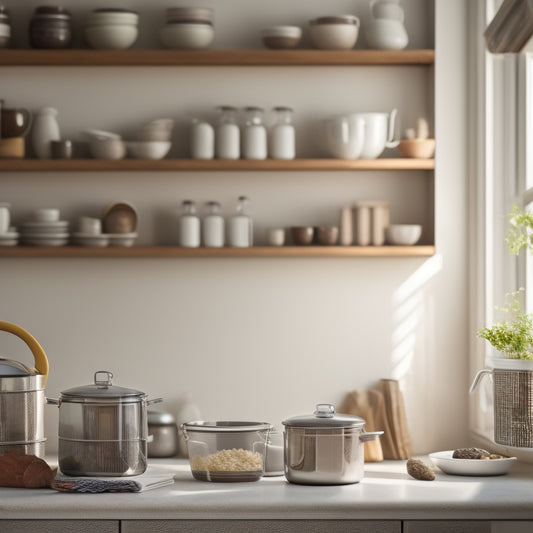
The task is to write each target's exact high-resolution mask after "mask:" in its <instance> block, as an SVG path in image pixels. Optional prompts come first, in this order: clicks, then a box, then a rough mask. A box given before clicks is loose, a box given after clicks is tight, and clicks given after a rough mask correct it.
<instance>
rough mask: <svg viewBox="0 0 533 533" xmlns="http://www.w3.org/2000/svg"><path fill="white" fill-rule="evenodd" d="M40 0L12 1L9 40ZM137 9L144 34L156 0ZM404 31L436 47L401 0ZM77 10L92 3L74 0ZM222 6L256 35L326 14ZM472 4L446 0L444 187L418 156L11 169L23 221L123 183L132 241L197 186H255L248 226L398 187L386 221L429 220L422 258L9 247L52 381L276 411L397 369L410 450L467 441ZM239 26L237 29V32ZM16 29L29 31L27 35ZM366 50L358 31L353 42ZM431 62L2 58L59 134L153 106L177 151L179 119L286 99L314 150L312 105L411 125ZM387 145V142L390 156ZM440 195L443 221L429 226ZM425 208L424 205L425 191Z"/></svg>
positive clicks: (229, 412)
mask: <svg viewBox="0 0 533 533" xmlns="http://www.w3.org/2000/svg"><path fill="white" fill-rule="evenodd" d="M41 3H42V2H41V1H40V0H35V1H29V0H19V2H17V3H16V7H15V6H14V5H12V7H11V9H12V13H13V17H12V18H13V26H14V29H16V28H18V37H17V38H16V42H17V43H18V44H19V45H20V46H23V45H24V44H25V23H26V21H27V18H28V17H29V15H30V14H31V11H32V10H33V8H34V7H35V6H36V5H40V4H41ZM143 4H146V2H142V1H141V0H131V1H129V2H128V1H126V0H124V1H115V2H113V5H116V6H131V7H136V8H137V9H138V10H139V11H140V12H141V15H142V18H143V26H142V29H144V30H145V33H144V35H143V36H142V37H141V39H140V41H139V43H138V45H139V46H147V47H148V46H154V45H155V38H154V35H153V34H152V33H150V24H149V23H152V22H153V23H154V24H155V25H156V26H158V25H160V23H161V21H162V18H163V16H162V13H163V9H164V8H165V7H167V2H164V1H162V0H156V1H153V2H151V3H150V6H149V7H148V8H145V7H143ZM403 4H404V5H405V8H406V15H407V27H408V31H409V34H410V37H411V44H410V47H412V48H423V47H430V46H432V45H433V28H432V13H433V10H432V6H431V2H428V1H426V0H404V2H403ZM63 5H65V6H70V7H71V9H72V12H73V13H74V15H75V16H78V15H79V16H81V15H83V14H84V13H86V12H87V11H88V10H89V9H92V8H94V7H98V6H99V5H100V4H95V3H93V4H92V5H91V6H90V7H89V5H88V2H83V1H82V0H65V1H64V2H63ZM204 5H211V6H213V7H215V10H216V20H217V26H216V27H217V40H216V43H215V46H216V47H219V48H231V47H239V46H240V47H260V42H259V39H258V37H257V35H258V32H259V30H260V28H262V27H264V26H267V25H270V24H277V23H299V24H305V22H306V21H307V20H308V19H310V18H312V17H314V16H317V15H322V14H326V13H325V12H324V6H323V2H320V1H319V0H311V1H310V0H305V1H304V0H297V1H293V2H285V1H283V0H271V1H270V2H268V4H265V3H260V2H249V1H248V2H246V1H245V0H224V1H222V2H221V1H219V2H214V0H210V1H206V2H204ZM367 10H368V7H367V3H366V2H354V1H347V0H334V1H333V0H332V1H330V2H328V6H327V9H326V11H327V12H328V13H348V12H352V13H355V14H358V15H360V16H361V19H362V25H363V27H364V23H365V20H366V17H367ZM465 11H466V8H465V6H464V2H461V1H460V0H453V1H450V0H447V1H446V2H444V1H443V0H437V4H436V9H435V12H436V31H435V40H436V46H437V65H436V69H435V78H436V94H435V107H436V112H435V115H436V123H435V126H436V137H437V139H438V155H437V158H438V169H437V171H436V173H435V176H436V178H435V187H434V188H433V185H432V181H433V180H432V176H431V174H430V173H425V172H406V173H403V174H401V178H400V179H399V178H398V176H399V174H398V173H395V172H376V173H373V172H369V173H350V172H340V173H327V172H316V173H303V172H296V173H258V174H254V173H246V172H244V173H212V174H209V173H205V174H202V173H179V174H178V173H142V172H140V173H4V174H3V175H2V177H1V180H0V199H1V200H2V201H9V202H11V204H12V210H13V217H14V220H15V222H16V223H17V222H18V223H20V222H21V221H22V220H24V219H25V218H26V217H27V216H28V214H29V212H30V211H31V210H32V209H33V208H35V207H39V206H57V207H59V208H61V210H62V213H63V217H64V218H66V219H69V220H71V221H75V220H76V218H77V216H78V215H80V214H93V215H99V214H100V213H101V211H102V210H103V208H104V207H105V206H106V205H107V204H108V203H110V202H112V201H116V200H127V201H131V202H132V203H133V204H134V205H135V206H136V207H137V209H138V212H139V216H140V238H139V242H140V243H151V242H155V243H158V244H161V243H173V242H176V226H175V224H176V219H175V217H176V210H177V207H178V206H179V204H180V202H181V201H182V200H183V199H185V198H187V197H191V198H193V199H195V200H197V201H198V202H204V201H207V200H211V199H217V200H219V201H221V202H222V203H223V206H224V211H225V213H230V212H231V210H232V209H233V203H234V199H235V198H236V197H237V196H238V195H239V194H243V193H244V194H247V195H248V196H250V197H251V199H252V211H253V214H254V219H255V222H256V227H257V238H258V241H259V242H261V240H262V233H263V229H264V228H265V227H266V226H269V225H273V224H281V225H291V224H299V223H311V224H319V223H336V222H337V219H338V210H339V208H340V207H341V206H342V205H344V204H346V203H351V202H352V201H354V200H357V199H362V198H380V199H381V198H383V199H389V200H390V201H391V208H392V219H393V221H396V222H401V221H405V222H420V223H423V224H424V225H425V234H424V240H425V241H426V242H431V241H432V239H433V231H434V232H435V234H436V242H437V249H438V254H437V256H435V257H433V258H431V259H409V258H397V259H389V258H383V259H376V258H369V259H362V258H361V259H181V260H180V259H133V260H129V259H124V260H118V259H116V260H112V259H18V260H15V259H9V260H7V259H4V260H1V261H0V289H1V293H0V294H1V296H0V316H1V317H2V319H4V320H8V321H11V322H15V323H18V324H20V325H21V326H23V327H25V328H26V329H28V330H29V331H30V332H31V333H32V334H33V335H34V336H35V337H36V338H37V339H38V340H39V341H40V343H41V344H42V345H43V347H44V348H45V351H46V352H47V355H48V357H49V360H50V368H51V369H50V378H49V381H48V387H47V394H48V395H49V396H51V397H57V395H58V394H59V392H60V391H61V390H64V389H66V388H69V387H72V386H76V385H82V384H87V383H90V382H91V381H92V375H93V373H94V371H95V370H102V369H108V370H111V371H113V372H114V374H115V382H116V383H117V384H119V385H122V386H128V387H134V388H138V389H141V390H143V391H145V392H147V393H148V394H150V396H162V397H164V399H165V404H163V405H162V408H166V409H168V410H171V411H173V410H175V409H176V407H177V405H178V404H179V402H180V399H181V398H182V397H183V395H184V394H185V393H186V392H188V391H190V392H191V393H192V394H193V397H194V398H195V400H196V402H197V403H198V404H199V406H200V408H201V410H202V412H203V414H204V416H205V418H208V419H251V420H267V421H271V422H273V423H274V424H276V425H279V423H280V421H281V420H283V419H284V418H285V417H288V416H292V415H296V414H304V413H308V412H311V411H312V410H313V408H314V405H315V403H318V402H325V401H327V402H333V403H340V401H341V400H342V398H343V397H344V395H345V393H346V392H348V391H351V390H354V389H364V388H369V387H372V386H374V385H375V384H376V382H377V381H378V380H379V379H380V378H396V379H400V380H401V382H402V387H403V389H404V391H405V395H406V401H407V409H408V419H409V424H410V428H411V432H412V436H413V441H414V447H415V451H416V452H427V451H432V450H437V449H447V448H448V447H453V446H458V445H462V444H465V439H466V425H467V412H466V391H467V387H468V381H469V376H468V375H467V353H466V346H467V343H466V338H467V331H466V310H467V305H466V298H465V294H466V291H465V287H466V275H467V269H466V253H465V250H466V235H467V232H466V230H465V220H466V216H465V215H466V208H465V196H466V184H467V183H466V175H465V174H466V172H465V166H466V154H465V149H464V147H465V142H464V137H465V129H466V118H465V117H466V113H465V110H464V105H465V99H466V87H465V79H466V78H465V69H466V67H465V62H466V51H465V26H464V25H465V22H464V19H465ZM239 28H242V31H237V30H239ZM23 35H24V37H22V36H23ZM357 46H358V47H359V46H363V47H364V35H362V37H361V40H360V42H359V43H358V45H357ZM432 75H433V72H432V71H431V69H427V68H424V67H393V68H382V67H358V68H348V67H346V68H345V67H342V68H333V67H332V68H326V67H324V68H303V67H299V68H224V69H219V68H177V69H172V68H137V69H133V68H122V69H120V68H19V67H16V68H15V67H14V68H3V69H2V74H1V78H0V97H2V98H4V99H5V100H6V103H7V104H8V105H12V106H23V105H26V106H28V107H31V108H33V109H36V108H38V107H40V106H43V105H53V106H55V107H57V108H58V109H59V116H60V122H61V127H62V131H63V133H64V135H65V136H66V137H67V136H68V137H73V136H76V135H77V133H78V132H79V131H80V130H82V129H84V128H89V127H93V128H101V129H110V130H114V131H119V132H120V133H122V134H123V135H124V136H126V137H127V136H128V135H131V134H132V131H133V130H134V128H135V127H136V126H137V125H139V124H142V123H143V122H144V121H146V120H149V119H151V118H157V117H160V116H171V117H173V118H175V119H176V120H177V121H178V126H177V133H176V138H175V141H176V142H175V148H174V154H173V155H177V156H182V155H185V154H186V138H185V133H186V130H185V126H186V122H187V118H188V116H190V115H191V114H197V113H199V112H209V113H210V112H211V111H212V109H213V108H214V106H215V105H218V104H220V103H230V104H236V105H239V106H244V105H250V104H258V105H262V106H264V107H266V108H270V107H271V106H272V105H275V104H289V105H292V106H294V108H295V110H296V124H297V128H298V139H299V140H298V153H299V155H300V156H302V157H303V156H311V155H322V153H321V148H320V144H319V142H318V140H317V135H318V132H319V129H318V126H317V124H318V120H319V119H320V118H321V117H323V116H325V115H327V114H331V113H335V112H343V111H355V110H373V111H388V110H390V109H392V107H394V106H397V107H398V108H399V110H400V120H401V127H402V129H403V128H405V127H409V126H410V125H413V124H414V121H415V120H416V118H417V117H418V116H421V115H426V116H428V115H431V114H432V106H433V96H432V94H431V91H430V90H428V85H429V86H431V77H432ZM393 154H394V152H392V151H391V152H390V153H389V154H387V155H393ZM433 194H435V196H436V201H435V210H436V217H435V227H434V228H433V226H432V221H431V217H432V209H433V205H432V204H433ZM428 206H429V207H428ZM1 343H2V344H1V348H0V351H1V352H2V353H4V354H8V355H9V356H13V357H14V358H18V359H20V360H26V362H29V361H28V358H29V355H28V353H27V351H26V350H24V348H23V347H22V346H21V343H20V341H17V340H16V339H13V338H11V337H9V336H8V335H7V334H2V335H1ZM46 432H47V436H48V437H49V439H50V440H49V444H48V448H47V449H48V451H49V452H53V451H54V450H55V447H56V442H55V434H56V432H57V410H56V408H54V407H47V408H46Z"/></svg>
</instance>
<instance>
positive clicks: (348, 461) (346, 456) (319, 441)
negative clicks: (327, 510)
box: [283, 404, 383, 485]
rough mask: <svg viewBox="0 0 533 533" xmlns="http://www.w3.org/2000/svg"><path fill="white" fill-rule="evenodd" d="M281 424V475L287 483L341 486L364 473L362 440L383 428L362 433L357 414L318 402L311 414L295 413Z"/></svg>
mask: <svg viewBox="0 0 533 533" xmlns="http://www.w3.org/2000/svg"><path fill="white" fill-rule="evenodd" d="M283 425H284V426H285V434H284V435H285V477H286V478H287V479H288V481H290V482H291V483H302V484H306V485H344V484H348V483H357V482H358V481H361V479H362V478H363V475H364V458H365V453H364V443H365V442H366V441H370V440H375V439H377V438H378V437H379V435H382V434H383V431H373V432H368V433H366V432H365V429H364V425H365V421H364V420H363V419H362V418H359V417H358V416H352V415H341V414H336V413H335V408H334V407H333V405H330V404H318V405H317V406H316V411H315V412H314V413H313V414H312V415H305V416H295V417H293V418H289V419H288V420H285V421H284V422H283Z"/></svg>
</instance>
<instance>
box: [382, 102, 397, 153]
mask: <svg viewBox="0 0 533 533" xmlns="http://www.w3.org/2000/svg"><path fill="white" fill-rule="evenodd" d="M397 114H398V110H397V109H396V108H394V109H393V110H392V111H391V113H390V116H389V132H388V133H389V134H388V136H387V142H386V143H385V146H386V147H387V148H396V147H397V146H398V145H399V144H400V140H399V139H396V140H394V129H395V125H396V115H397Z"/></svg>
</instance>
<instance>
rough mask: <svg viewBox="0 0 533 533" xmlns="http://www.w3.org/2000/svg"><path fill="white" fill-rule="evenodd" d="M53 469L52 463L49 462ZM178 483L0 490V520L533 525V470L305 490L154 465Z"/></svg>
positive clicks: (385, 467) (278, 481) (401, 468)
mask: <svg viewBox="0 0 533 533" xmlns="http://www.w3.org/2000/svg"><path fill="white" fill-rule="evenodd" d="M49 463H50V464H51V463H52V461H49ZM149 464H150V467H154V468H157V469H161V470H164V471H167V472H168V471H172V472H174V473H175V483H174V484H173V485H169V486H166V487H162V488H159V489H154V490H150V491H146V492H142V493H106V494H70V493H61V492H56V491H53V490H49V489H12V488H0V518H1V519H3V520H5V519H27V520H28V519H29V520H35V519H40V520H47V519H56V520H58V519H77V520H81V519H84V520H135V519H140V520H155V519H157V520H194V519H213V520H215V519H235V520H257V519H264V520H274V519H276V520H302V519H305V520H324V519H331V520H378V519H379V520H427V519H431V520H450V519H455V520H457V519H461V520H533V465H527V464H523V463H516V464H515V465H514V466H513V468H512V470H511V471H510V473H509V474H507V475H505V476H496V477H461V476H450V475H446V474H437V478H436V480H435V481H418V480H415V479H413V478H411V477H410V476H408V475H407V473H406V469H405V461H384V462H382V463H367V464H366V465H365V477H364V479H363V480H362V481H361V482H360V483H357V484H353V485H338V486H307V485H294V484H290V483H288V482H287V481H286V480H285V478H284V477H269V478H263V479H262V480H260V481H257V482H252V483H209V482H200V481H196V480H194V479H193V477H192V475H191V473H190V470H189V465H188V462H187V461H185V460H181V459H167V460H164V459H155V460H154V459H151V460H150V462H149Z"/></svg>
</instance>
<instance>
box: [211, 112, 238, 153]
mask: <svg viewBox="0 0 533 533" xmlns="http://www.w3.org/2000/svg"><path fill="white" fill-rule="evenodd" d="M218 111H219V118H218V124H217V127H216V133H215V156H216V157H217V159H239V157H240V155H241V140H240V139H241V131H240V128H239V126H238V124H237V118H236V115H237V109H236V108H235V107H231V106H220V107H219V108H218Z"/></svg>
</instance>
